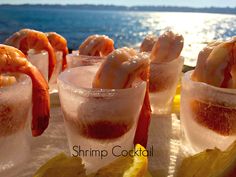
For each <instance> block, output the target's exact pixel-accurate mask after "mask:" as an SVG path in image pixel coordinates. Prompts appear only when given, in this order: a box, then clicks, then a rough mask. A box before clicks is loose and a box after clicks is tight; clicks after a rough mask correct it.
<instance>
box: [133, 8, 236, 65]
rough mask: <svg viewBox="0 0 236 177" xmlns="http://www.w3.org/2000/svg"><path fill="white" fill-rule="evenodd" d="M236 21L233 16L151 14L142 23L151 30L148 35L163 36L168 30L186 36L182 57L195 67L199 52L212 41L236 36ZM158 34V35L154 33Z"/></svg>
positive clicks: (186, 62)
mask: <svg viewBox="0 0 236 177" xmlns="http://www.w3.org/2000/svg"><path fill="white" fill-rule="evenodd" d="M232 18H233V19H236V18H235V16H233V15H222V14H206V13H171V12H167V13H165V12H162V13H156V12H154V13H149V14H148V17H147V19H145V20H143V21H142V23H141V24H142V25H143V26H144V27H147V28H149V29H150V30H149V32H147V33H145V34H144V35H146V34H158V32H159V34H161V33H163V32H164V31H165V30H167V29H173V30H174V31H176V32H178V33H180V34H182V35H183V36H184V42H185V44H184V49H183V52H182V55H183V56H184V57H185V58H187V60H186V61H185V64H188V65H195V63H196V58H197V56H198V53H199V51H200V50H201V49H202V48H203V47H204V46H205V45H206V44H207V43H208V42H211V41H212V40H225V39H229V38H230V35H229V36H228V35H226V34H232V35H235V29H234V28H233V26H234V27H236V23H235V22H233V21H232ZM153 32H157V33H153ZM139 45H140V43H138V44H137V46H139Z"/></svg>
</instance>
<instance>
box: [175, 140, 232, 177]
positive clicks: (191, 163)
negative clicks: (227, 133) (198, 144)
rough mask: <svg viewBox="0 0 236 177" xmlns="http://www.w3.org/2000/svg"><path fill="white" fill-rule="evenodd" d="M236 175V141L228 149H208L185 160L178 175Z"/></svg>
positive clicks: (185, 176) (189, 176)
mask: <svg viewBox="0 0 236 177" xmlns="http://www.w3.org/2000/svg"><path fill="white" fill-rule="evenodd" d="M233 176H236V141H235V142H234V143H233V144H232V145H231V146H230V147H229V148H228V149H227V150H226V151H220V150H219V149H217V148H215V149H212V150H210V149H208V150H205V151H204V152H201V153H199V154H196V155H194V156H191V157H188V158H186V159H184V160H183V162H182V165H181V166H180V169H179V170H178V175H177V177H233Z"/></svg>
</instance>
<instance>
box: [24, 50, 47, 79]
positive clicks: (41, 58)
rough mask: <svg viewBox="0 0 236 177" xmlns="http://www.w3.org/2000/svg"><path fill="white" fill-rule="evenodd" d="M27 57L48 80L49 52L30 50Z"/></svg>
mask: <svg viewBox="0 0 236 177" xmlns="http://www.w3.org/2000/svg"><path fill="white" fill-rule="evenodd" d="M27 58H28V60H29V61H30V62H31V63H32V64H33V65H34V66H36V67H37V68H38V70H39V71H40V72H41V74H42V75H43V77H44V78H45V80H46V81H48V53H47V52H46V51H42V52H39V53H35V52H34V50H29V52H28V56H27Z"/></svg>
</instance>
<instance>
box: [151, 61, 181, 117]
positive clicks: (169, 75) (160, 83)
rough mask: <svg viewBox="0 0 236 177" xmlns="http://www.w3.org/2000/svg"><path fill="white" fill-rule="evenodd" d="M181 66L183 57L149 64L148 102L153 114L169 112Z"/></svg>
mask: <svg viewBox="0 0 236 177" xmlns="http://www.w3.org/2000/svg"><path fill="white" fill-rule="evenodd" d="M183 64H184V58H183V57H178V58H176V59H174V60H172V61H170V62H163V63H151V64H150V87H149V88H150V102H151V107H152V111H153V113H154V114H167V113H169V112H170V109H171V103H172V100H173V97H174V95H175V92H176V87H177V84H178V81H179V78H180V76H181V72H182V68H183Z"/></svg>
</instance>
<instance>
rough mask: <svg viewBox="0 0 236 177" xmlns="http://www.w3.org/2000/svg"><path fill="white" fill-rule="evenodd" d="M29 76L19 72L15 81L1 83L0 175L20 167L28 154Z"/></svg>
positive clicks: (29, 116) (30, 85)
mask: <svg viewBox="0 0 236 177" xmlns="http://www.w3.org/2000/svg"><path fill="white" fill-rule="evenodd" d="M31 101H32V83H31V79H30V78H29V77H28V76H26V75H24V74H21V75H20V76H19V78H18V79H17V83H15V84H14V85H11V86H6V87H0V176H2V177H3V176H7V177H9V176H11V175H12V173H14V174H15V173H17V171H19V169H21V168H19V166H20V165H22V164H24V163H23V162H25V161H26V160H27V159H28V157H29V155H30V135H31V132H30V128H29V125H30V124H29V122H30V119H31V105H32V104H31Z"/></svg>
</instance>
